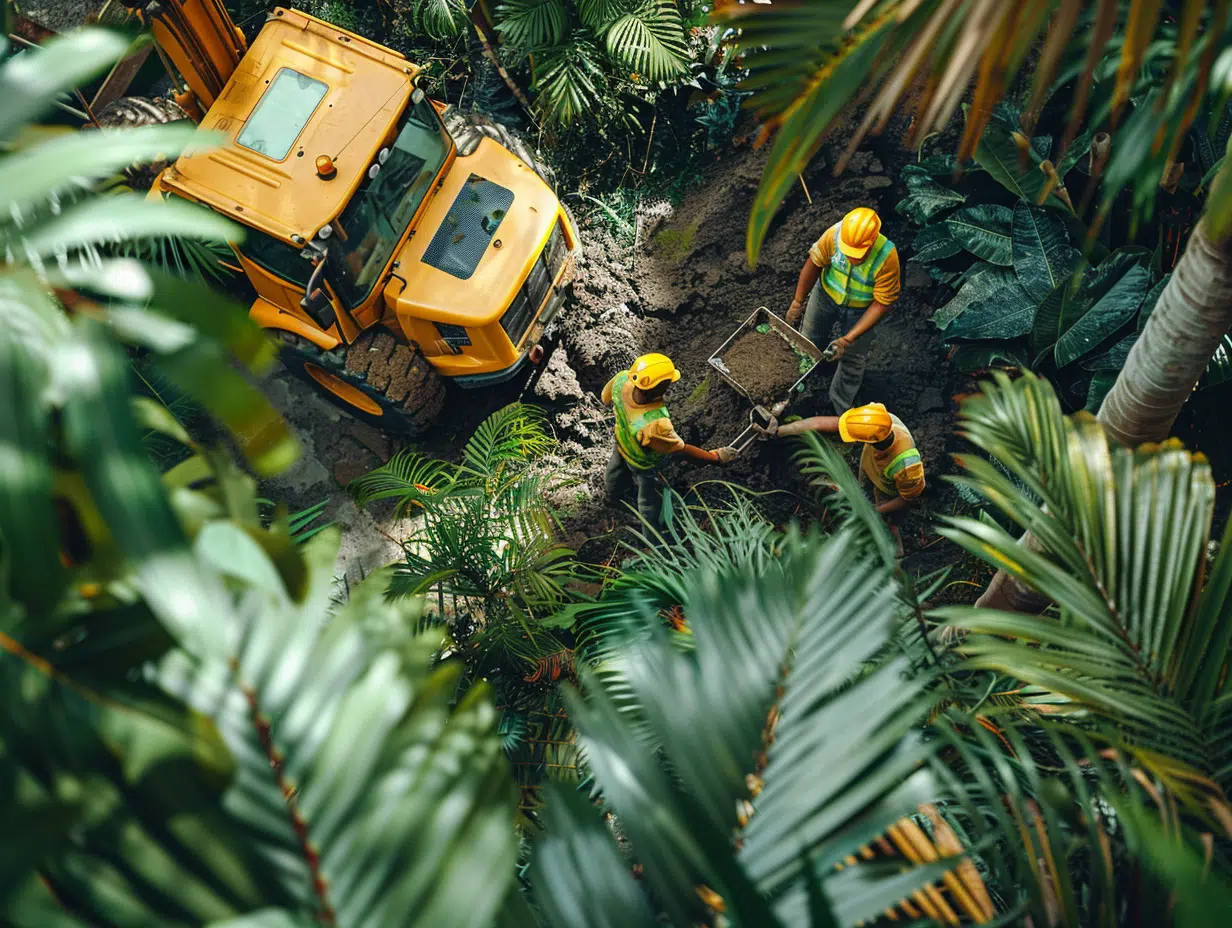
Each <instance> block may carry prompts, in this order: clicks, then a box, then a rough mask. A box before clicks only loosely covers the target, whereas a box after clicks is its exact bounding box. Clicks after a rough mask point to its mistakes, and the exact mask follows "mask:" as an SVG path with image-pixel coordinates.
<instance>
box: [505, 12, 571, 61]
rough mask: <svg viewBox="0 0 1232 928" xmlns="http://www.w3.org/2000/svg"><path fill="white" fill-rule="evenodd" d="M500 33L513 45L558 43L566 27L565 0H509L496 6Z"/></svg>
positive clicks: (537, 46) (536, 45)
mask: <svg viewBox="0 0 1232 928" xmlns="http://www.w3.org/2000/svg"><path fill="white" fill-rule="evenodd" d="M497 11H498V13H499V14H500V20H499V22H498V23H497V24H496V28H497V30H499V32H500V34H501V36H502V37H503V38H504V39H505V41H507V42H509V43H510V44H511V45H513V46H514V47H516V48H520V49H524V50H530V49H535V48H539V47H541V46H544V45H559V44H560V43H561V41H562V40H563V39H564V37H565V32H566V31H567V29H568V27H569V10H568V9H567V7H566V6H565V4H564V0H508V2H505V3H502V4H501V5H500V6H498V7H497Z"/></svg>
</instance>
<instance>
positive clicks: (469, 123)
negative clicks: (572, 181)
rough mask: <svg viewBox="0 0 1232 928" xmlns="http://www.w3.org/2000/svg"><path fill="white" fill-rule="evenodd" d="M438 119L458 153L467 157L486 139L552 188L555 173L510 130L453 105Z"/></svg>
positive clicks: (554, 186) (553, 186)
mask: <svg viewBox="0 0 1232 928" xmlns="http://www.w3.org/2000/svg"><path fill="white" fill-rule="evenodd" d="M441 120H442V121H443V122H444V123H445V128H447V129H448V130H449V133H450V134H451V135H452V136H453V137H454V141H455V142H457V145H458V154H460V155H469V154H470V153H471V152H473V151H474V150H475V146H477V145H478V144H479V142H480V140H481V139H483V138H484V137H487V138H490V139H492V140H493V141H494V142H499V143H500V144H501V145H503V146H504V147H505V148H507V149H509V151H511V152H513V153H514V154H515V155H517V156H518V157H519V158H521V159H522V160H523V161H525V162H526V163H527V164H528V165H530V167H531V169H532V170H533V171H534V172H535V173H536V174H538V175H539V176H540V177H541V178H543V182H544V183H545V184H547V185H548V186H549V187H551V188H552V189H553V190H555V189H556V173H555V172H554V171H553V170H552V169H551V168H550V167H548V165H546V164H544V163H543V162H542V161H540V160H539V159H538V158H537V157H536V156H535V152H534V149H532V148H531V147H530V146H529V145H528V144H527V143H526V140H525V139H523V138H522V136H521V135H520V134H518V133H517V132H515V131H514V130H513V129H510V128H509V127H508V126H504V125H501V124H500V123H498V122H494V121H493V120H491V119H489V118H488V117H487V116H481V115H480V114H478V113H464V112H462V111H461V110H459V109H458V108H457V107H455V106H450V107H448V108H447V109H446V110H445V113H444V115H443V116H441Z"/></svg>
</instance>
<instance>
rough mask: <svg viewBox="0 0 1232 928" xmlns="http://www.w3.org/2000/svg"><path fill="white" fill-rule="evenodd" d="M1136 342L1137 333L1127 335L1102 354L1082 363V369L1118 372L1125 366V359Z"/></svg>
mask: <svg viewBox="0 0 1232 928" xmlns="http://www.w3.org/2000/svg"><path fill="white" fill-rule="evenodd" d="M1137 340H1138V333H1137V332H1131V333H1129V334H1128V335H1126V336H1125V337H1124V338H1123V339H1121V340H1120V341H1119V342H1117V343H1116V344H1115V345H1113V346H1112V347H1111V348H1109V349H1108V350H1107V351H1105V352H1104V353H1103V354H1100V355H1096V356H1095V357H1093V358H1088V359H1087V360H1085V361H1083V362H1082V369H1083V370H1084V371H1114V372H1115V371H1119V370H1120V369H1121V368H1122V367H1124V366H1125V359H1126V358H1128V357H1129V350H1130V349H1131V348H1133V347H1134V342H1136V341H1137Z"/></svg>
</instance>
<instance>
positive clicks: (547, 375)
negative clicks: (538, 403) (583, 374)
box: [535, 345, 585, 403]
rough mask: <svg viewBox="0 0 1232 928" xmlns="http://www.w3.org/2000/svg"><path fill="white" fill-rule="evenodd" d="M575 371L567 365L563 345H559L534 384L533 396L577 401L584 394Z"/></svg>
mask: <svg viewBox="0 0 1232 928" xmlns="http://www.w3.org/2000/svg"><path fill="white" fill-rule="evenodd" d="M584 395H585V394H584V392H583V390H582V385H581V384H580V383H579V382H578V378H577V373H576V372H575V371H574V370H573V368H572V367H570V366H569V359H568V356H567V355H566V353H565V349H564V346H563V345H562V346H559V347H557V349H556V350H555V351H553V352H552V356H551V357H550V358H549V359H548V366H547V369H546V370H545V371H544V372H543V376H541V377H540V378H539V382H538V383H537V384H535V396H538V397H540V398H542V399H545V400H548V401H549V402H554V403H555V402H577V401H578V400H580V399H581V398H582V397H583V396H584Z"/></svg>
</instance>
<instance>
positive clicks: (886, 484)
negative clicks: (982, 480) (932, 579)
mask: <svg viewBox="0 0 1232 928" xmlns="http://www.w3.org/2000/svg"><path fill="white" fill-rule="evenodd" d="M755 428H757V430H758V431H759V432H761V433H762V434H763V435H765V436H766V437H767V438H779V437H782V436H784V435H799V434H801V433H802V432H838V435H839V437H840V438H841V439H842V440H843V441H845V442H857V441H858V442H863V443H864V451H863V452H862V453H861V454H860V471H861V472H862V476H864V477H867V478H868V479H869V480H870V481H871V482H872V484H873V501H874V502H875V503H876V505H877V511H878V512H879V513H881V514H882V515H883V516H888V515H892V514H893V513H896V512H899V511H901V510H903V509H906V508H907V507H909V506H911V505H913V504H914V503H915V502H916V501H917V500H918V499H919V498H920V494H921V493H923V492H924V463H923V461H921V460H920V452H919V451H918V450H917V449H916V446H915V439H913V438H912V437H911V433H910V432H909V431H907V426H905V425H903V422H902V420H901V419H899V418H898V416H896V415H893V414H892V413H890V412H888V411H887V410H886V408H885V406H883V405H882V404H881V403H869V404H868V405H867V406H857V407H856V408H855V409H848V410H847V411H846V412H844V413H843V414H842V415H841V416H813V417H812V418H811V419H798V420H797V421H795V422H788V423H787V424H785V425H779V424H778V422H777V421H775V420H774V419H771V420H770V424H769V425H768V426H766V427H764V428H763V427H761V426H755ZM883 496H884V497H885V499H882V497H883Z"/></svg>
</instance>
